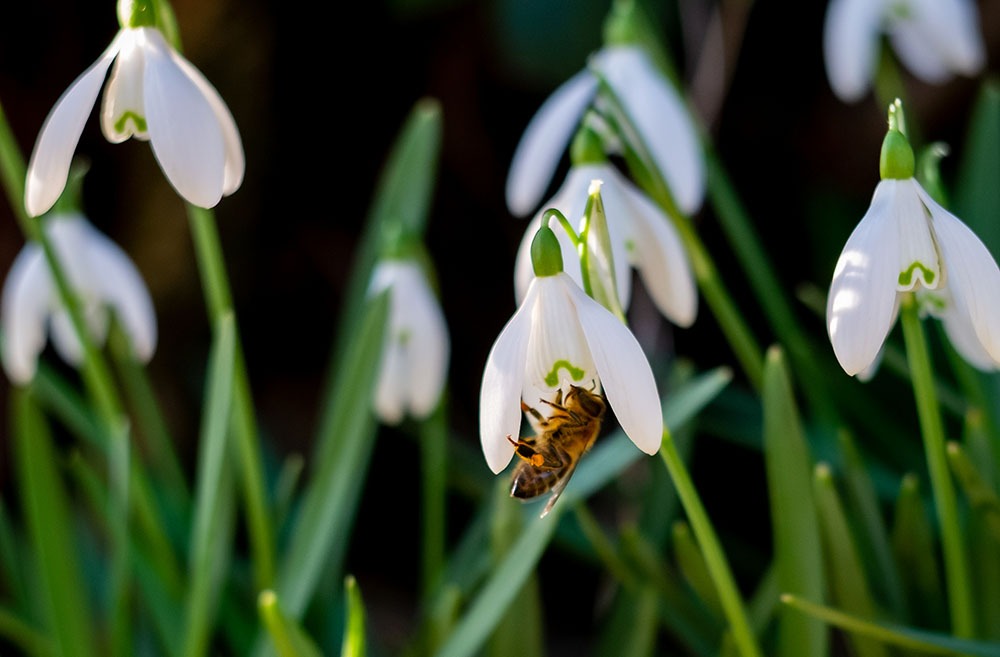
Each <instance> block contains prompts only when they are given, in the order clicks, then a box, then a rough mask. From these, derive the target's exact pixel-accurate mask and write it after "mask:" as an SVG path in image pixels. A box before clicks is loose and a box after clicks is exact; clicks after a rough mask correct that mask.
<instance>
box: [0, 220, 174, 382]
mask: <svg viewBox="0 0 1000 657" xmlns="http://www.w3.org/2000/svg"><path fill="white" fill-rule="evenodd" d="M45 231H46V235H47V237H48V239H49V240H50V242H51V244H52V248H53V250H54V251H55V254H56V257H57V258H58V259H59V262H60V264H61V265H62V267H63V269H64V271H65V273H66V277H67V279H68V282H69V285H70V286H71V287H72V288H73V290H74V292H75V294H76V295H77V298H78V299H79V300H80V303H81V307H82V310H83V314H84V317H85V320H86V323H87V328H88V329H89V330H90V334H91V337H92V338H93V339H94V341H95V342H96V343H99V344H103V342H104V340H105V338H106V336H107V330H108V321H109V316H108V309H109V308H110V309H113V310H114V312H115V313H116V316H117V317H118V319H119V321H120V322H121V324H122V329H123V330H124V332H125V335H126V336H127V337H128V339H129V342H130V343H131V346H132V350H133V352H134V353H135V356H136V357H137V358H138V359H140V360H141V361H143V362H147V361H149V359H150V358H152V357H153V352H154V351H155V350H156V337H157V336H156V334H157V331H156V314H155V312H154V310H153V302H152V299H151V298H150V296H149V290H148V289H147V288H146V284H145V283H144V282H143V280H142V276H141V275H140V274H139V271H138V269H136V267H135V265H134V264H133V263H132V261H131V260H130V259H129V257H128V256H127V255H126V254H125V252H124V251H122V250H121V248H119V247H118V246H117V245H116V244H115V243H114V242H112V241H111V240H110V239H108V238H107V237H106V236H105V235H103V234H102V233H101V232H100V231H98V230H97V229H96V228H94V227H93V226H92V225H91V224H90V222H88V221H87V220H86V219H85V218H84V217H83V216H81V215H78V214H66V215H54V216H52V217H50V218H49V219H48V220H47V221H46V223H45ZM0 326H2V327H3V348H2V351H0V355H2V357H3V366H4V370H5V371H6V372H7V376H8V377H9V378H10V380H11V381H12V382H14V383H16V384H19V385H23V384H26V383H29V382H30V381H31V379H32V378H34V376H35V370H36V368H37V364H38V355H39V354H40V353H41V352H42V350H43V349H44V347H45V341H46V334H47V333H49V332H51V336H52V343H53V345H54V346H55V348H56V351H57V352H58V353H59V355H60V356H62V358H63V359H64V360H65V361H66V362H67V363H70V364H71V365H74V366H76V365H79V364H80V363H81V362H82V360H83V347H82V345H81V343H80V340H79V338H78V337H77V335H76V332H75V331H74V328H73V325H72V322H71V321H70V317H69V313H68V312H67V311H66V309H65V307H64V306H63V305H62V300H61V298H60V296H59V291H58V289H57V288H56V285H55V282H54V280H53V278H52V273H51V270H50V269H49V266H48V263H47V262H46V260H45V254H44V253H43V251H42V247H41V245H39V244H35V243H31V242H29V243H28V244H26V245H25V246H24V248H23V249H22V250H21V252H20V253H19V254H18V255H17V257H16V258H15V259H14V264H13V265H12V266H11V270H10V272H9V273H8V275H7V280H6V281H5V282H4V286H3V293H2V307H0Z"/></svg>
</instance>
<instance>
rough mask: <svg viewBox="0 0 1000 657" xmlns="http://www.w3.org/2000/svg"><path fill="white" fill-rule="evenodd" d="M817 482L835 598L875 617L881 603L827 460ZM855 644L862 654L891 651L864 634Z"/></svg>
mask: <svg viewBox="0 0 1000 657" xmlns="http://www.w3.org/2000/svg"><path fill="white" fill-rule="evenodd" d="M814 484H815V492H816V507H817V508H818V509H819V515H820V521H821V525H822V528H823V545H824V546H826V555H827V568H828V570H829V573H830V588H831V589H832V591H833V599H834V600H836V601H837V602H838V603H839V604H840V606H841V607H844V608H845V609H849V610H851V611H854V612H857V613H859V614H861V615H863V616H865V617H869V618H871V617H874V616H875V615H876V613H877V612H876V609H877V606H876V604H875V601H874V599H873V598H872V594H871V589H870V588H869V586H868V579H867V575H866V574H865V571H864V567H863V566H862V565H861V558H860V556H859V554H858V549H857V545H856V543H855V541H854V533H853V531H852V529H851V526H850V524H849V523H848V521H847V516H846V515H845V514H844V507H843V504H842V503H841V501H840V496H839V495H838V493H837V489H836V487H835V485H834V481H833V473H831V472H830V467H829V466H828V465H827V464H825V463H820V464H819V465H817V466H816V470H815V478H814ZM853 644H854V649H855V650H856V651H857V653H858V655H859V657H888V655H889V653H887V652H886V649H885V646H884V645H882V644H881V643H878V642H876V641H872V640H870V639H869V638H867V637H864V636H862V637H853Z"/></svg>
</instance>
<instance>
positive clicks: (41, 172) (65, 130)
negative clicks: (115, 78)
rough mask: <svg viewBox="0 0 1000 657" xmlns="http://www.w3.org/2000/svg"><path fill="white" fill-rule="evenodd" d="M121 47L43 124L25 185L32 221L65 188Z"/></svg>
mask: <svg viewBox="0 0 1000 657" xmlns="http://www.w3.org/2000/svg"><path fill="white" fill-rule="evenodd" d="M119 36H120V35H119ZM118 43H119V37H117V36H116V37H115V39H114V40H112V42H111V45H110V46H108V48H107V50H105V51H104V53H103V54H102V55H101V56H100V58H99V59H98V60H97V61H96V62H94V63H93V64H92V65H91V66H90V68H88V69H87V70H86V71H84V72H83V73H82V74H81V75H80V76H79V77H78V78H77V79H76V80H74V81H73V84H71V85H70V86H69V88H68V89H67V90H66V91H65V92H63V94H62V96H60V97H59V100H58V101H56V104H55V106H54V107H53V108H52V110H51V111H50V112H49V115H48V117H46V119H45V123H43V124H42V129H41V131H40V132H39V134H38V140H37V141H36V142H35V148H34V150H33V151H32V153H31V160H30V161H29V163H28V173H27V177H26V179H25V185H24V206H25V209H26V210H27V211H28V214H29V215H31V216H32V217H37V216H39V215H41V214H44V213H45V212H47V211H48V210H49V209H50V208H51V207H52V206H53V204H55V202H56V201H57V200H58V199H59V196H60V195H61V194H62V192H63V189H64V188H65V187H66V178H67V176H68V175H69V167H70V164H71V163H72V160H73V152H74V151H75V150H76V145H77V144H78V143H79V141H80V135H81V134H83V126H84V125H85V124H86V122H87V118H88V117H89V116H90V113H91V112H92V111H93V109H94V103H95V102H96V101H97V95H98V94H99V93H100V91H101V85H102V84H103V83H104V78H105V76H106V75H107V72H108V67H109V66H110V65H111V61H112V60H113V59H114V58H115V55H116V54H117V52H118V50H117V49H118Z"/></svg>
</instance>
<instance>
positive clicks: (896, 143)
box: [878, 129, 915, 180]
mask: <svg viewBox="0 0 1000 657" xmlns="http://www.w3.org/2000/svg"><path fill="white" fill-rule="evenodd" d="M878 168H879V174H880V175H881V177H882V180H886V179H892V180H907V179H909V178H912V177H913V172H914V170H915V163H914V159H913V149H912V148H910V142H909V141H908V140H907V139H906V137H904V136H903V133H902V132H899V131H898V130H892V129H890V130H889V131H888V132H886V133H885V139H884V140H882V154H881V156H880V157H879V164H878Z"/></svg>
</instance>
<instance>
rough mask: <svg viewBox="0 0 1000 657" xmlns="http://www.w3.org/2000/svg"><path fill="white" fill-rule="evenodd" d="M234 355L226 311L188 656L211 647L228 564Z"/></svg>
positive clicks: (203, 468) (200, 505)
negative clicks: (213, 628) (217, 608)
mask: <svg viewBox="0 0 1000 657" xmlns="http://www.w3.org/2000/svg"><path fill="white" fill-rule="evenodd" d="M235 358H236V326H235V320H234V317H233V314H232V312H227V313H225V314H224V315H223V316H222V317H221V318H220V320H219V322H218V324H217V326H216V331H215V338H214V344H213V346H212V354H211V360H210V363H209V369H208V382H207V385H206V390H207V393H206V399H205V408H204V412H203V415H202V427H201V436H200V440H199V456H198V477H197V482H196V487H195V502H194V515H193V524H194V530H193V532H192V535H191V545H190V554H189V568H190V583H189V588H188V598H187V603H186V604H187V627H186V634H185V642H184V651H183V654H184V655H186V656H187V657H198V656H200V655H204V654H205V653H206V651H207V650H208V647H209V639H210V637H211V633H210V630H211V627H212V622H213V620H214V618H215V614H216V606H217V602H218V598H219V590H220V588H221V586H222V584H223V576H224V575H225V573H226V570H227V568H228V560H229V547H230V540H229V539H230V538H231V533H232V523H233V518H232V511H233V509H234V506H233V503H234V490H233V472H232V468H231V467H230V459H227V458H226V457H227V455H228V454H227V452H228V450H229V445H228V441H227V438H228V436H229V426H230V417H231V414H232V400H233V368H234V366H235Z"/></svg>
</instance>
